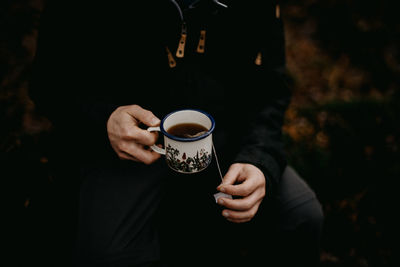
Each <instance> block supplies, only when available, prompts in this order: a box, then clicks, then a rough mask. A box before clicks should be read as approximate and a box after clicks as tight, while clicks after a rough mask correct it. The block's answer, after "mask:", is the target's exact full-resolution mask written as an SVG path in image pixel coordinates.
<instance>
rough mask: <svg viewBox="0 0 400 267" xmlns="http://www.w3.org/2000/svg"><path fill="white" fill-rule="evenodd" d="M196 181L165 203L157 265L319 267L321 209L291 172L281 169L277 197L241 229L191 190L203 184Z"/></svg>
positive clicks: (301, 182) (273, 197)
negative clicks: (160, 257) (281, 174)
mask: <svg viewBox="0 0 400 267" xmlns="http://www.w3.org/2000/svg"><path fill="white" fill-rule="evenodd" d="M186 179H190V177H189V178H186ZM196 179H201V177H193V180H191V181H186V185H187V186H186V190H187V192H191V193H189V194H187V192H181V194H180V195H179V196H178V197H177V196H176V195H174V196H172V197H171V199H168V200H165V202H164V209H163V211H164V212H167V213H163V216H164V217H163V218H162V219H161V221H163V223H162V226H161V229H162V232H161V233H162V235H161V237H162V239H161V240H162V251H161V252H162V260H163V263H162V265H161V266H217V265H221V266H307V267H311V266H317V265H318V262H319V242H320V236H321V232H322V225H323V213H322V209H321V205H320V203H319V201H318V200H317V198H316V195H315V193H314V192H313V191H312V190H311V189H310V187H309V186H308V185H307V184H306V183H305V182H304V181H303V180H302V179H301V178H300V177H299V175H298V174H297V173H296V172H295V171H294V170H293V169H292V168H291V167H287V168H286V169H285V171H284V173H283V177H282V180H281V183H280V185H279V188H277V190H275V192H276V194H274V195H273V196H271V197H270V198H269V199H268V198H266V199H265V200H264V201H263V203H262V205H261V206H260V208H259V211H258V213H257V215H256V216H255V217H254V218H253V219H252V220H251V221H250V222H247V223H242V224H235V223H231V222H229V221H227V220H226V219H224V218H223V216H222V215H221V211H222V208H220V207H219V206H218V205H217V204H215V202H214V199H212V198H211V197H209V198H206V197H204V196H202V195H201V194H199V195H196V194H194V193H193V192H192V191H190V188H191V187H195V186H196V184H200V183H202V181H201V180H196ZM180 182H183V181H180ZM203 183H204V182H203ZM193 198H197V199H193ZM204 203H207V204H208V205H204Z"/></svg>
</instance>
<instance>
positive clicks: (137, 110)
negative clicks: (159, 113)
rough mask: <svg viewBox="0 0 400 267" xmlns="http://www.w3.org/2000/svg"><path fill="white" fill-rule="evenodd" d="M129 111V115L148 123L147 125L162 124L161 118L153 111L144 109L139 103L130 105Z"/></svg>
mask: <svg viewBox="0 0 400 267" xmlns="http://www.w3.org/2000/svg"><path fill="white" fill-rule="evenodd" d="M127 112H128V114H129V115H131V116H132V117H134V118H135V119H137V120H139V121H140V122H142V123H144V124H146V125H147V126H157V125H159V124H160V119H159V118H157V117H156V116H155V115H154V114H153V112H151V111H150V110H147V109H144V108H142V107H141V106H139V105H131V106H129V107H128V109H127Z"/></svg>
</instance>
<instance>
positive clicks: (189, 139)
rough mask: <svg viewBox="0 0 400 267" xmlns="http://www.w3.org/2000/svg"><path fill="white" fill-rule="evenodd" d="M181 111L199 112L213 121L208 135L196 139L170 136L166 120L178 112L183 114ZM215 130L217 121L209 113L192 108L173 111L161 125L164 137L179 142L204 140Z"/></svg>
mask: <svg viewBox="0 0 400 267" xmlns="http://www.w3.org/2000/svg"><path fill="white" fill-rule="evenodd" d="M181 111H197V112H200V113H203V114H204V115H206V116H207V117H208V118H209V119H210V120H211V127H210V129H209V130H208V131H207V132H206V133H204V134H202V135H200V136H196V137H178V136H174V135H172V134H169V133H168V132H167V131H166V130H165V128H164V122H165V120H166V119H168V117H170V116H171V115H173V114H175V113H177V112H181ZM214 128H215V120H214V118H213V117H212V116H211V115H210V114H209V113H207V112H205V111H203V110H200V109H191V108H185V109H178V110H175V111H172V112H170V113H168V114H167V115H166V116H165V117H164V118H163V119H162V121H161V123H160V130H161V132H162V133H163V135H165V136H167V137H168V138H170V139H172V140H175V141H179V142H193V141H197V140H201V139H204V138H206V137H207V136H209V135H210V134H211V133H212V132H213V131H214Z"/></svg>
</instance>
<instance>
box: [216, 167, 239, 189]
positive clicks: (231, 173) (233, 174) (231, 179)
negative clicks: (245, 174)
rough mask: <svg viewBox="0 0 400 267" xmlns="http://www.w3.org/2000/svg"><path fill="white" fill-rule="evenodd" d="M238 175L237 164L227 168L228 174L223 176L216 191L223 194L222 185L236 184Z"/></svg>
mask: <svg viewBox="0 0 400 267" xmlns="http://www.w3.org/2000/svg"><path fill="white" fill-rule="evenodd" d="M239 173H240V165H239V164H232V165H231V166H230V167H229V170H228V172H227V173H226V174H225V176H224V178H223V180H222V183H221V184H220V185H219V186H218V187H217V190H219V191H221V192H224V191H223V190H224V187H223V185H232V184H234V183H235V182H236V179H237V177H238V176H239Z"/></svg>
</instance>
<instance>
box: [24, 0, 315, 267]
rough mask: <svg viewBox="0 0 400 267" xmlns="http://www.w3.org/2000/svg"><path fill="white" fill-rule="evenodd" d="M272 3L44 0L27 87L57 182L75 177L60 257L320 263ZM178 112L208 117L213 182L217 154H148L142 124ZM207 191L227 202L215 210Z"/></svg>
mask: <svg viewBox="0 0 400 267" xmlns="http://www.w3.org/2000/svg"><path fill="white" fill-rule="evenodd" d="M278 11H279V10H277V7H276V2H275V1H251V2H248V1H235V0H230V1H228V0H226V1H224V2H223V3H220V2H219V1H212V0H202V1H190V0H182V1H178V0H177V1H174V0H158V1H134V2H133V3H126V2H124V1H113V2H109V1H96V2H94V1H83V2H79V1H77V2H76V3H75V2H74V1H57V2H56V1H54V2H50V1H49V2H48V3H47V4H46V6H45V10H44V12H43V16H42V19H41V28H40V31H39V39H38V50H37V54H36V58H35V65H34V68H33V75H32V80H31V84H30V95H31V97H32V99H33V100H34V102H35V104H36V107H37V110H38V112H43V114H45V115H46V116H47V117H48V118H49V119H50V120H51V121H52V122H53V126H54V127H53V135H54V140H55V145H54V148H55V153H54V160H55V161H57V162H58V164H57V166H58V176H59V177H60V178H59V179H64V180H66V181H69V180H73V179H77V178H79V183H80V186H79V211H78V212H77V214H78V231H77V238H76V245H74V246H73V247H74V251H75V253H73V254H74V256H73V257H72V259H71V261H67V260H66V258H64V260H60V261H61V262H64V263H66V264H71V265H77V266H147V265H148V266H197V265H198V266H203V265H205V264H211V265H212V264H214V263H215V264H219V263H221V264H231V265H235V264H245V265H246V266H256V265H259V264H262V262H265V264H267V263H268V262H269V263H270V264H271V262H274V261H276V262H279V264H280V265H281V266H285V265H289V264H295V265H296V266H316V265H317V264H318V260H319V255H318V252H319V239H320V234H321V227H322V222H323V215H322V210H321V206H320V204H319V202H318V200H317V198H316V196H315V194H314V192H313V191H312V190H311V189H310V188H309V187H308V185H307V184H306V183H305V182H304V181H303V180H302V179H301V178H300V177H299V176H298V175H297V174H296V172H295V171H294V170H293V169H292V168H290V167H289V166H287V163H286V160H285V155H284V146H283V142H282V140H281V128H282V124H283V119H284V113H285V110H286V108H287V106H288V104H289V102H290V89H289V87H288V84H287V81H286V80H287V79H286V78H285V77H286V71H285V54H284V50H285V47H284V35H283V25H282V21H281V20H280V18H279V12H278ZM183 108H195V109H200V110H204V111H206V112H208V113H210V114H211V115H212V116H213V117H214V119H215V121H216V128H215V131H214V133H213V142H214V145H215V148H216V151H217V153H218V156H219V160H220V166H221V169H222V171H223V172H224V174H225V175H224V179H223V181H222V182H221V180H220V178H219V175H218V171H217V166H216V162H215V158H214V160H213V162H212V164H211V165H210V166H209V167H208V168H207V169H206V170H205V171H203V172H200V173H198V174H191V175H184V174H178V173H175V172H173V171H172V170H170V169H168V168H167V167H166V164H165V162H164V161H163V160H159V159H160V155H159V154H157V153H155V152H154V151H152V150H151V149H150V148H149V146H151V145H153V144H155V143H158V142H159V141H158V136H157V135H156V134H155V133H150V132H148V131H146V130H145V128H146V127H148V126H157V125H159V123H160V119H161V118H163V116H165V115H166V114H168V113H169V112H171V111H174V110H177V109H183ZM218 191H221V192H225V193H227V194H230V195H233V196H234V198H233V199H229V198H220V199H219V200H218V204H219V205H217V204H215V200H214V198H213V194H214V193H216V192H218ZM72 239H73V238H72ZM61 243H62V242H61ZM61 254H62V253H61V252H60V255H61ZM57 255H58V254H57ZM66 255H68V253H67V254H66ZM57 257H61V256H57ZM65 257H68V256H65Z"/></svg>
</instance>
